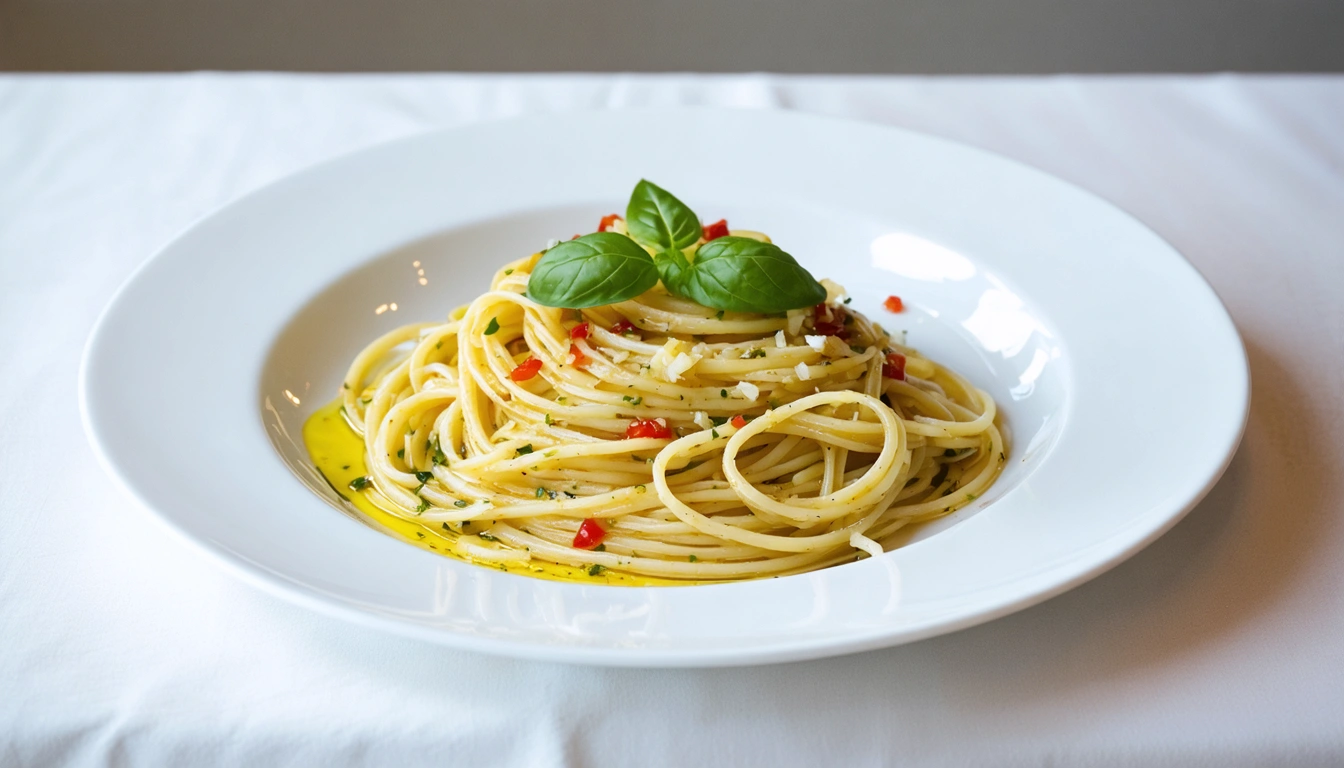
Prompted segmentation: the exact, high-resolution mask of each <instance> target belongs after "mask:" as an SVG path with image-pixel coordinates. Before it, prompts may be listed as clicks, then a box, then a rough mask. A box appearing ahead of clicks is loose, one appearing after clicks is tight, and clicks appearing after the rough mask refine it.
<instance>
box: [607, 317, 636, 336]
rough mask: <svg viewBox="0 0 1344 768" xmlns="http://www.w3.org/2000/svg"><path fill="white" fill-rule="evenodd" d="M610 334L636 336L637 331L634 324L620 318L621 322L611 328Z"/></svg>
mask: <svg viewBox="0 0 1344 768" xmlns="http://www.w3.org/2000/svg"><path fill="white" fill-rule="evenodd" d="M611 332H612V333H614V334H616V335H617V336H624V335H625V334H627V333H633V334H636V335H638V333H639V329H638V328H636V327H635V324H634V323H632V322H630V321H629V320H626V319H625V318H621V321H620V322H619V323H617V324H615V325H613V326H611Z"/></svg>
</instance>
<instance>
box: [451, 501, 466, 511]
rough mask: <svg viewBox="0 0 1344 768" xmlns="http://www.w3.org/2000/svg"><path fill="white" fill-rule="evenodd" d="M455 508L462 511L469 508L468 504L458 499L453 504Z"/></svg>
mask: <svg viewBox="0 0 1344 768" xmlns="http://www.w3.org/2000/svg"><path fill="white" fill-rule="evenodd" d="M453 506H454V507H457V508H458V509H461V508H463V507H465V506H467V502H465V501H463V500H462V499H458V500H457V501H454V502H453Z"/></svg>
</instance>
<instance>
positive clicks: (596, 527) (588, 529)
mask: <svg viewBox="0 0 1344 768" xmlns="http://www.w3.org/2000/svg"><path fill="white" fill-rule="evenodd" d="M606 535H607V529H605V528H603V527H602V526H601V525H600V524H598V522H597V521H596V520H594V519H592V518H591V517H590V518H588V519H586V520H584V521H583V522H582V523H579V532H578V533H576V534H574V547H575V548H576V549H592V548H593V547H596V546H597V545H598V544H601V543H602V538H603V537H604V536H606Z"/></svg>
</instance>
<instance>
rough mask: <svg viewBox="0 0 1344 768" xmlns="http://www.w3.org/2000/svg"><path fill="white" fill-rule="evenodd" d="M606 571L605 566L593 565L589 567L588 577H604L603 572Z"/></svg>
mask: <svg viewBox="0 0 1344 768" xmlns="http://www.w3.org/2000/svg"><path fill="white" fill-rule="evenodd" d="M605 570H607V566H605V565H591V566H589V567H588V575H589V576H601V575H602V572H603V571H605Z"/></svg>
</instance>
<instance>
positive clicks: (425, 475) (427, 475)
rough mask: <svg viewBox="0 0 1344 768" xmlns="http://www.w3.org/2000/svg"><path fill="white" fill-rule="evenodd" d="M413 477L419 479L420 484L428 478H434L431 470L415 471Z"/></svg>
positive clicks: (428, 479) (427, 480) (426, 481)
mask: <svg viewBox="0 0 1344 768" xmlns="http://www.w3.org/2000/svg"><path fill="white" fill-rule="evenodd" d="M415 479H416V480H419V481H420V483H421V484H424V483H428V482H429V481H430V480H433V479H434V473H433V472H416V473H415Z"/></svg>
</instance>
